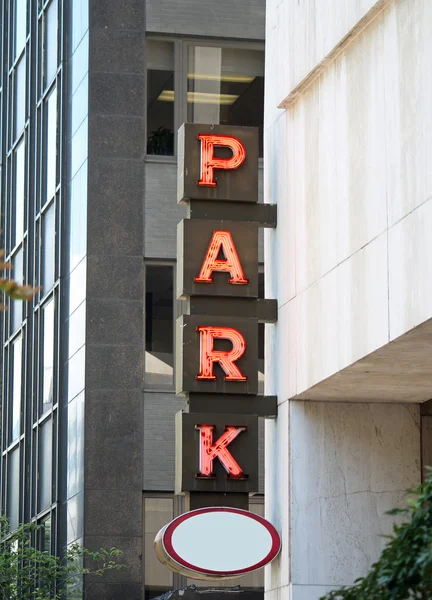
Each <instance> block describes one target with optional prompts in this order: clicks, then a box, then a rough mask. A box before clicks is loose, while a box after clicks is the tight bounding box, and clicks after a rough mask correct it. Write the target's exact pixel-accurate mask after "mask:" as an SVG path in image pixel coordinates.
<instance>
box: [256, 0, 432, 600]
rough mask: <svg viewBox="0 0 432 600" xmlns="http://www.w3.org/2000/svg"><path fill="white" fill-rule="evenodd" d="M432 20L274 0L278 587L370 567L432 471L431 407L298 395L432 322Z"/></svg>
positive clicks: (271, 247) (312, 596)
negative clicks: (427, 422)
mask: <svg viewBox="0 0 432 600" xmlns="http://www.w3.org/2000/svg"><path fill="white" fill-rule="evenodd" d="M371 9H372V10H373V9H376V14H375V15H374V18H373V19H369V20H368V24H367V26H366V27H363V25H361V26H360V25H359V24H360V21H361V20H362V19H363V18H364V17H365V15H367V13H368V11H370V10H371ZM369 16H370V14H369ZM431 23H432V2H431V1H430V0H381V1H379V2H374V1H372V0H358V1H357V0H356V1H354V0H329V2H312V1H309V0H302V1H301V2H292V1H291V0H268V1H267V31H266V103H265V176H264V188H265V191H264V198H265V202H269V203H277V204H278V227H277V229H276V230H275V231H270V230H266V232H265V260H266V295H267V297H275V298H277V299H278V304H279V316H278V322H277V324H275V325H271V326H267V329H266V359H267V360H266V391H267V393H276V394H277V395H278V402H279V416H278V419H277V420H276V421H275V422H268V423H267V424H266V510H267V516H268V517H269V518H270V519H271V520H272V522H274V523H275V524H276V526H277V527H278V528H279V530H280V531H281V532H282V535H283V541H284V547H283V551H282V554H281V556H280V557H279V559H278V560H277V561H275V562H274V563H273V565H272V566H271V567H269V568H268V569H267V573H266V590H267V597H268V600H276V598H277V599H278V600H279V599H284V600H285V599H286V600H317V599H318V598H319V597H320V596H321V595H323V594H324V593H325V592H326V591H328V590H329V589H331V588H332V587H334V586H339V585H342V584H350V583H352V582H353V580H354V579H355V578H356V577H358V576H360V575H363V574H365V573H366V571H367V569H368V567H369V566H370V564H371V562H372V561H373V560H374V559H375V558H376V557H377V556H378V554H379V551H380V549H381V548H382V544H383V540H382V539H381V538H380V537H379V534H380V533H383V532H388V531H389V530H390V528H391V519H389V517H388V516H386V515H385V514H384V513H385V511H386V510H388V509H390V508H392V507H393V506H397V505H400V503H401V502H402V501H403V490H405V489H406V488H408V487H410V486H411V485H414V484H416V483H418V481H419V479H420V464H419V463H420V439H419V425H418V420H419V415H418V406H416V405H410V406H409V405H406V404H382V403H381V402H382V400H381V399H380V397H379V395H377V397H376V398H375V400H376V403H369V404H365V403H359V404H354V403H349V402H341V403H330V402H323V403H321V402H302V401H293V400H292V398H294V397H295V396H297V395H298V394H302V397H303V395H306V397H307V390H309V389H310V388H311V387H312V386H316V385H319V383H320V382H322V381H323V380H325V379H328V378H330V377H331V376H332V375H335V374H337V373H338V372H340V371H341V370H343V369H345V368H346V367H348V366H349V365H352V364H353V363H357V362H358V361H359V360H360V359H362V358H364V357H365V356H368V355H370V354H371V353H373V352H374V351H376V350H378V349H379V348H383V347H384V346H386V345H388V344H389V343H390V342H392V341H394V340H395V339H396V338H398V337H399V336H402V335H404V334H405V333H407V332H409V331H410V330H412V329H413V328H414V327H417V326H419V325H421V324H424V323H425V322H430V320H431V319H432V302H430V298H431V297H432V247H431V245H432V236H431V235H430V232H431V231H432V169H431V168H430V165H431V164H432V110H431V108H430V107H431V106H432V78H431V77H430V65H431V64H432V36H431V35H430V25H431ZM357 25H359V26H358V28H357V33H356V35H355V36H353V37H352V39H350V40H349V43H348V44H346V40H344V37H345V36H346V34H347V33H348V32H349V31H350V30H351V29H354V30H355V29H356V27H357ZM338 44H341V47H342V46H343V50H342V51H341V52H340V53H339V54H338V53H335V54H334V56H335V59H334V60H331V61H328V62H327V63H326V64H325V66H324V67H323V68H322V69H321V70H320V73H319V76H318V77H317V78H316V79H315V80H313V81H312V82H311V84H310V85H309V87H307V88H305V89H301V93H300V95H299V97H298V98H297V100H296V101H295V102H294V103H293V104H292V105H290V106H289V108H288V109H286V110H282V109H280V108H278V105H279V104H280V103H281V102H282V101H283V100H284V99H285V98H287V96H289V95H290V93H291V92H292V90H293V89H294V88H295V87H296V86H298V84H299V83H300V82H301V80H302V79H305V78H307V77H308V75H309V74H310V73H311V72H312V71H314V69H315V68H316V67H317V65H318V64H319V63H321V61H322V60H323V59H324V58H325V57H326V56H328V54H329V53H331V51H332V49H334V48H335V47H336V46H337V45H338ZM392 347H393V346H392ZM429 350H430V349H428V350H427V351H429ZM401 375H403V373H401ZM413 385H415V382H413ZM387 401H388V398H387ZM402 402H406V400H402Z"/></svg>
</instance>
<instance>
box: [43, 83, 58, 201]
mask: <svg viewBox="0 0 432 600" xmlns="http://www.w3.org/2000/svg"><path fill="white" fill-rule="evenodd" d="M45 108H46V110H45V119H46V132H45V133H46V147H45V158H46V169H45V172H46V200H47V201H48V200H50V199H51V198H52V197H53V196H54V194H55V189H56V183H57V179H56V171H57V168H56V167H57V90H56V89H55V88H54V90H53V91H52V92H51V94H50V95H49V96H48V99H47V101H46V107H45Z"/></svg>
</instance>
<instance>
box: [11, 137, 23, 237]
mask: <svg viewBox="0 0 432 600" xmlns="http://www.w3.org/2000/svg"><path fill="white" fill-rule="evenodd" d="M14 168H15V172H14V176H15V201H14V210H13V213H14V219H15V228H14V230H13V233H14V239H13V242H12V245H13V246H15V244H18V243H19V242H20V241H21V239H22V236H23V233H24V206H25V202H24V198H25V144H24V141H22V142H21V143H20V144H19V146H18V147H17V149H16V150H15V166H14Z"/></svg>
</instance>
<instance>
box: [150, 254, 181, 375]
mask: <svg viewBox="0 0 432 600" xmlns="http://www.w3.org/2000/svg"><path fill="white" fill-rule="evenodd" d="M173 281H174V273H173V267H171V266H153V265H147V267H146V329H145V331H146V333H145V348H146V352H145V370H146V375H145V377H146V379H145V385H146V386H147V385H150V386H155V387H170V386H172V385H173V373H174V369H173V366H174V362H173V359H174V351H173V345H174V335H173V334H174V293H173Z"/></svg>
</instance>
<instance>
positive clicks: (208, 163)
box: [197, 134, 246, 187]
mask: <svg viewBox="0 0 432 600" xmlns="http://www.w3.org/2000/svg"><path fill="white" fill-rule="evenodd" d="M198 139H199V140H201V172H200V179H199V181H198V182H197V185H200V186H206V187H215V186H216V181H215V178H214V170H215V169H223V170H225V171H229V170H232V169H237V168H238V167H239V166H240V165H241V164H242V163H243V162H244V160H245V158H246V148H245V147H244V146H243V144H242V143H241V141H240V140H238V139H237V138H235V137H232V136H231V135H213V134H200V135H199V136H198ZM215 146H224V147H225V148H229V149H230V150H231V151H232V156H231V157H230V158H216V157H215V155H214V147H215Z"/></svg>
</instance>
